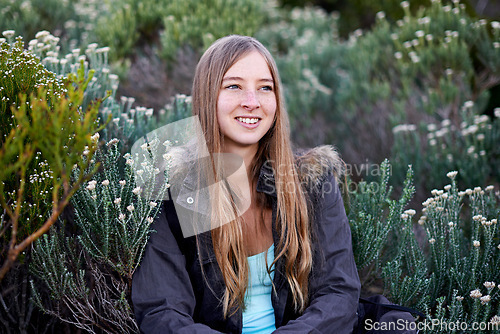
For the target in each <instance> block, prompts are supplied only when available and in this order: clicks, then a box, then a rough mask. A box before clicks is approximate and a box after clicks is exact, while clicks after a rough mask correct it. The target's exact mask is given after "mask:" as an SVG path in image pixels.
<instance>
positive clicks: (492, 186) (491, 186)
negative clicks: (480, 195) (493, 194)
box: [484, 184, 495, 191]
mask: <svg viewBox="0 0 500 334" xmlns="http://www.w3.org/2000/svg"><path fill="white" fill-rule="evenodd" d="M493 189H495V186H494V185H492V184H490V185H489V186H487V187H486V188H484V191H493Z"/></svg>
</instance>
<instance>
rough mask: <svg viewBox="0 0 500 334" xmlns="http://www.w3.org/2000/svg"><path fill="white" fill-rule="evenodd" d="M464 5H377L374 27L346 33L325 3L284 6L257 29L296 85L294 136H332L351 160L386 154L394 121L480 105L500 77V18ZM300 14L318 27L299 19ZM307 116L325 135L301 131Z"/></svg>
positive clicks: (434, 117) (451, 114) (435, 117)
mask: <svg viewBox="0 0 500 334" xmlns="http://www.w3.org/2000/svg"><path fill="white" fill-rule="evenodd" d="M403 4H404V3H403ZM462 6H463V5H461V4H458V3H455V4H453V5H443V4H442V3H441V2H440V1H433V2H432V3H431V5H430V7H428V8H424V9H422V10H420V11H418V12H417V13H416V14H411V13H410V12H409V11H408V10H406V15H405V16H404V18H403V19H402V20H400V21H398V22H397V23H396V24H391V23H390V22H388V21H387V20H386V19H385V17H384V14H383V13H379V14H378V19H377V22H376V24H375V25H374V27H373V29H371V30H370V31H368V32H364V31H361V30H356V31H354V32H353V33H352V34H351V35H350V38H349V39H348V40H345V41H344V40H339V39H338V37H337V29H336V28H335V27H336V20H337V18H336V16H327V15H326V14H325V13H324V12H321V10H319V9H318V10H311V9H307V8H306V9H304V10H300V11H299V10H298V9H297V10H296V11H297V12H298V13H300V14H303V15H295V16H287V15H286V14H285V15H281V16H278V19H277V20H276V23H275V24H274V25H269V26H268V27H264V28H263V29H261V30H260V31H259V33H258V34H257V36H258V38H260V39H261V40H262V41H263V43H264V44H265V45H267V46H269V47H270V49H271V50H272V51H274V52H275V53H276V54H277V57H276V58H277V62H278V67H279V68H280V71H281V75H282V77H283V81H284V84H285V88H286V89H287V91H289V92H290V94H289V95H287V97H288V96H290V95H291V97H289V99H288V101H287V102H288V107H289V112H290V114H291V115H292V118H293V119H295V122H293V125H294V129H299V128H302V129H301V131H294V137H295V139H296V140H298V141H299V143H301V144H303V145H311V144H312V145H315V144H318V143H319V142H325V141H326V142H334V143H336V144H337V145H339V146H340V148H341V150H342V151H343V152H344V157H345V158H346V159H347V160H348V161H350V162H353V163H360V162H364V160H365V159H366V158H368V159H369V160H372V161H373V160H374V161H380V160H381V159H382V158H384V157H386V156H389V153H390V147H391V145H392V136H391V132H390V129H391V128H392V127H393V126H395V125H397V124H400V123H414V124H415V123H417V124H418V123H420V122H421V121H425V122H430V121H432V122H439V121H441V120H443V119H445V118H448V119H451V120H452V121H455V120H456V119H457V118H458V114H457V110H458V109H459V108H458V106H461V105H462V104H463V103H464V102H465V101H467V100H471V101H474V102H475V103H476V104H477V105H478V107H479V108H478V109H479V111H482V110H483V108H484V107H485V102H486V99H487V97H488V96H487V95H488V94H487V90H488V89H489V88H491V87H492V86H493V85H495V84H496V83H498V82H500V74H499V59H500V53H499V52H500V47H499V45H500V44H499V43H500V40H499V38H500V32H499V25H498V24H497V23H496V22H495V23H492V24H489V23H487V22H486V21H484V20H477V19H474V18H472V17H470V16H469V15H468V14H467V13H466V12H465V10H464V9H463V8H462ZM302 17H303V18H304V19H305V20H307V23H306V24H303V23H301V25H306V26H310V27H315V29H314V33H311V31H310V30H309V29H297V28H295V26H296V25H297V23H296V22H297V21H299V22H300V20H303V19H302ZM299 18H300V19H299ZM323 22H324V23H323ZM332 27H333V28H332ZM276 35H277V36H276ZM289 37H290V38H289ZM287 78H290V79H287ZM310 96H313V98H312V99H313V100H314V101H313V102H310V101H309V100H310V99H311V98H310ZM297 116H298V117H297ZM306 119H310V120H311V123H309V124H312V125H311V127H313V126H314V128H315V129H316V128H317V129H320V130H321V131H315V133H316V132H324V133H325V135H324V136H314V137H304V133H305V132H306V131H303V125H304V124H305V125H308V123H307V122H305V121H304V120H306ZM367 143H369V145H368V144H367Z"/></svg>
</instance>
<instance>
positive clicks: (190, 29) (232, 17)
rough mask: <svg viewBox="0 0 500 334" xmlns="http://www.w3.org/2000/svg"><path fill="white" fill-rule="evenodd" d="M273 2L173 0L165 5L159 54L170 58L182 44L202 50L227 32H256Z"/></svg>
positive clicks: (245, 33) (249, 33)
mask: <svg viewBox="0 0 500 334" xmlns="http://www.w3.org/2000/svg"><path fill="white" fill-rule="evenodd" d="M272 5H273V2H267V1H262V0H257V1H255V0H243V1H242V0H203V1H199V0H175V1H170V2H169V3H168V5H167V6H166V7H165V12H164V14H165V16H164V20H163V25H164V31H163V32H162V34H161V45H162V55H163V56H164V57H165V58H166V59H168V60H173V59H175V57H176V56H177V52H178V51H179V49H180V48H182V47H189V48H191V49H193V50H194V51H195V52H196V53H201V52H202V51H203V50H204V49H206V48H207V47H208V46H209V45H210V44H212V43H213V42H214V41H215V40H216V39H218V38H220V37H223V36H225V35H229V34H239V35H249V36H252V35H254V34H255V32H256V31H257V29H258V28H259V27H260V26H261V25H262V24H263V23H264V22H265V20H266V18H267V15H268V14H267V11H268V10H269V9H270V8H271V6H272Z"/></svg>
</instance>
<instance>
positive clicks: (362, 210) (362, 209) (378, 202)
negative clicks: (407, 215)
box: [348, 160, 415, 271]
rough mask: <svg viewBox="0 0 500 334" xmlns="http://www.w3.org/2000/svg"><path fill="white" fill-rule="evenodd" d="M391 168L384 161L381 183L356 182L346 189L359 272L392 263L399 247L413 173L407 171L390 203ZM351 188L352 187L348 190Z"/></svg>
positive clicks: (411, 190) (410, 169)
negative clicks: (398, 192)
mask: <svg viewBox="0 0 500 334" xmlns="http://www.w3.org/2000/svg"><path fill="white" fill-rule="evenodd" d="M391 170H392V169H391V165H390V164H389V161H388V160H385V161H384V162H383V163H382V164H381V166H380V170H379V174H380V179H379V180H378V181H374V182H369V183H368V182H365V181H362V182H359V183H358V184H352V186H354V187H355V188H353V189H349V191H350V196H349V199H348V201H349V205H348V207H349V216H348V217H349V221H350V223H351V233H352V241H353V250H354V258H355V260H356V265H357V266H358V270H360V271H363V270H365V269H367V268H369V267H370V266H371V267H374V268H375V271H377V270H378V269H380V268H381V264H382V263H383V262H384V261H386V260H387V259H392V257H393V256H394V249H397V248H398V245H400V243H401V240H400V239H401V236H400V235H401V233H400V232H399V231H398V230H399V229H401V228H402V227H403V223H402V222H401V219H400V216H401V214H402V213H403V210H404V208H405V207H406V206H407V205H408V202H409V201H410V200H411V198H412V196H413V192H414V190H415V189H414V187H413V185H412V182H413V170H412V168H411V166H410V167H409V168H408V173H407V179H406V182H405V185H404V188H403V193H402V195H401V197H400V199H399V200H394V199H391V195H392V187H391V186H390V185H389V179H390V176H391ZM349 188H351V187H349Z"/></svg>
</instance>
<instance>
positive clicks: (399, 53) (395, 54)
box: [394, 51, 403, 59]
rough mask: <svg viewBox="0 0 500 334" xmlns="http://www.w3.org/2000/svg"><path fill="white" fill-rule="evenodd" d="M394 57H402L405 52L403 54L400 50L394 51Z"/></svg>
mask: <svg viewBox="0 0 500 334" xmlns="http://www.w3.org/2000/svg"><path fill="white" fill-rule="evenodd" d="M394 57H395V58H396V59H401V58H403V54H402V53H401V52H399V51H398V52H396V53H394Z"/></svg>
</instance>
